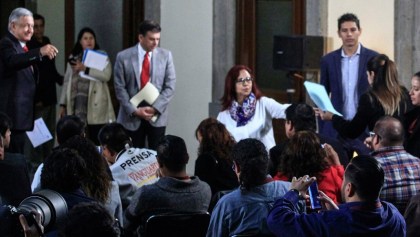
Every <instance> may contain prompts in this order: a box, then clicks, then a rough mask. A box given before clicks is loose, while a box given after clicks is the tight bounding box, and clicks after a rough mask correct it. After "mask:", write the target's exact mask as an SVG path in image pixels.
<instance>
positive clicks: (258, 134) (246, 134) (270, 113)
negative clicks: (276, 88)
mask: <svg viewBox="0 0 420 237" xmlns="http://www.w3.org/2000/svg"><path fill="white" fill-rule="evenodd" d="M221 102H222V111H221V112H220V113H219V115H218V116H217V120H219V121H220V122H221V123H223V124H224V125H225V126H226V128H227V130H228V131H229V132H230V133H231V134H232V136H233V137H234V138H235V140H236V141H237V142H239V141H240V140H242V139H246V138H256V139H258V140H260V141H261V142H262V143H263V144H264V145H265V147H266V149H267V150H270V148H272V147H273V146H275V145H276V143H275V141H274V135H273V123H272V119H273V118H277V119H280V118H285V110H286V108H287V107H288V106H289V104H280V103H278V102H277V101H275V100H273V99H271V98H268V97H265V96H263V95H262V93H261V91H260V90H259V89H258V86H257V84H256V82H255V80H254V76H253V75H252V71H251V69H250V68H248V67H247V66H244V65H236V66H234V67H232V68H231V69H230V70H229V72H228V74H227V75H226V79H225V92H224V94H223V97H222V99H221Z"/></svg>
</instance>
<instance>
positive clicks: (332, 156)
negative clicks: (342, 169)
mask: <svg viewBox="0 0 420 237" xmlns="http://www.w3.org/2000/svg"><path fill="white" fill-rule="evenodd" d="M324 150H325V153H327V156H326V157H325V160H326V161H327V162H328V164H329V165H341V163H340V158H339V157H338V154H337V152H336V151H335V150H334V148H333V147H332V146H331V145H330V144H327V143H325V144H324Z"/></svg>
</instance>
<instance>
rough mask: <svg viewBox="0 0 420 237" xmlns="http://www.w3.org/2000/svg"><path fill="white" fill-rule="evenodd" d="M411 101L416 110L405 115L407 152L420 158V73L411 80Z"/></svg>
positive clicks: (405, 145)
mask: <svg viewBox="0 0 420 237" xmlns="http://www.w3.org/2000/svg"><path fill="white" fill-rule="evenodd" d="M410 99H411V102H412V103H413V106H414V108H413V109H412V110H411V111H409V112H408V113H407V114H405V115H404V123H403V124H404V128H405V136H406V138H405V141H404V148H405V150H406V151H407V152H408V153H410V154H412V155H413V156H416V157H420V149H419V147H420V72H417V73H416V74H414V75H413V77H412V78H411V90H410Z"/></svg>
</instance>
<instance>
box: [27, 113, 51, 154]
mask: <svg viewBox="0 0 420 237" xmlns="http://www.w3.org/2000/svg"><path fill="white" fill-rule="evenodd" d="M26 135H27V136H28V138H29V140H30V141H31V143H32V146H33V147H34V148H35V147H37V146H39V145H41V144H44V143H46V142H48V141H49V140H51V139H53V137H52V136H51V133H50V131H49V130H48V128H47V125H45V122H44V120H43V119H42V118H39V119H37V120H35V122H34V129H33V130H32V131H30V132H26Z"/></svg>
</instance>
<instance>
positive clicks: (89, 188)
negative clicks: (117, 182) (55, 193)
mask: <svg viewBox="0 0 420 237" xmlns="http://www.w3.org/2000/svg"><path fill="white" fill-rule="evenodd" d="M61 146H62V147H66V148H70V149H74V150H77V152H78V154H79V155H80V156H81V157H82V158H83V160H84V161H85V163H86V169H87V173H86V179H84V180H83V183H82V188H83V190H84V191H85V192H86V194H87V195H88V196H89V197H91V198H94V199H95V200H97V201H99V202H101V203H105V202H106V201H107V200H108V197H109V194H110V191H111V185H112V184H111V182H112V174H111V171H110V170H109V166H108V164H107V162H106V160H105V159H104V158H102V156H101V155H100V154H99V152H98V150H97V148H96V146H95V145H94V144H93V143H92V142H91V141H89V140H88V139H86V138H83V137H81V136H74V137H72V138H70V139H68V140H67V141H66V142H65V143H63V144H62V145H61Z"/></svg>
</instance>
